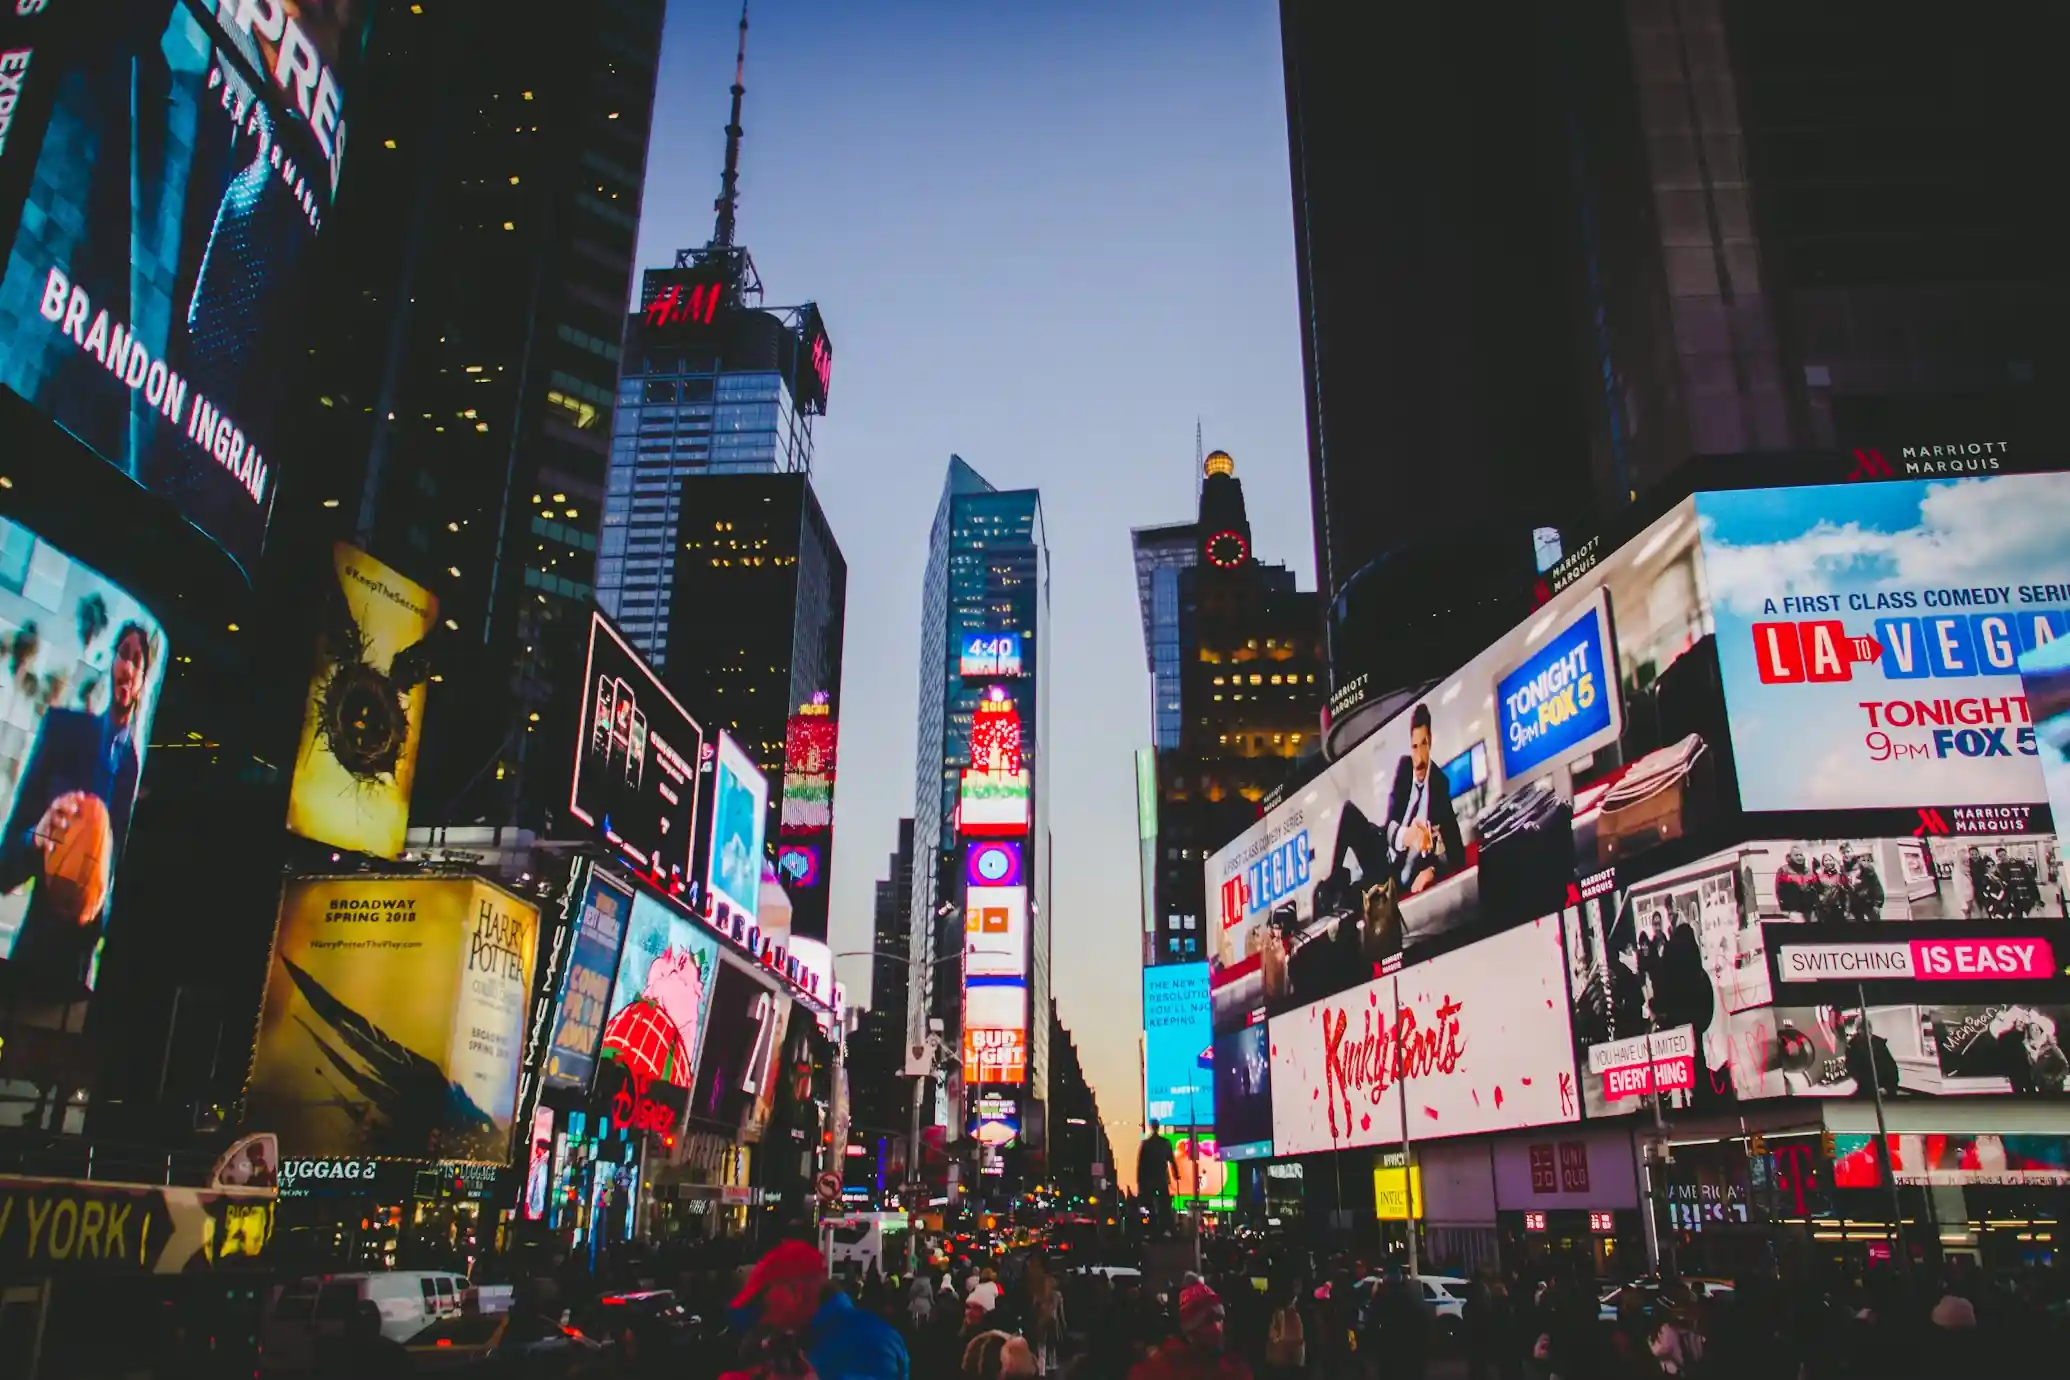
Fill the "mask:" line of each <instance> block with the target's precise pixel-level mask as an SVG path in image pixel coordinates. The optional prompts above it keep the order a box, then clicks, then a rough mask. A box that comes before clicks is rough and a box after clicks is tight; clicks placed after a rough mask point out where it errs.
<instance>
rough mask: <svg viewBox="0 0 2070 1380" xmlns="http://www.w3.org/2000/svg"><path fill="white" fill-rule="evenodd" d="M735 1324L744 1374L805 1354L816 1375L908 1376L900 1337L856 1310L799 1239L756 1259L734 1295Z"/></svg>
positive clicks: (773, 1369)
mask: <svg viewBox="0 0 2070 1380" xmlns="http://www.w3.org/2000/svg"><path fill="white" fill-rule="evenodd" d="M733 1323H734V1326H735V1327H736V1328H737V1329H739V1331H740V1332H741V1333H743V1334H744V1335H745V1336H746V1338H747V1344H746V1360H747V1366H748V1369H747V1371H746V1372H745V1373H746V1374H748V1375H757V1374H773V1375H782V1374H786V1373H787V1371H786V1368H785V1366H784V1361H783V1359H782V1358H783V1357H784V1356H785V1355H786V1353H791V1354H795V1352H797V1351H802V1352H803V1354H804V1358H805V1360H807V1361H808V1362H810V1363H811V1366H812V1374H813V1375H814V1376H816V1377H817V1380H911V1375H912V1370H911V1366H910V1364H909V1362H908V1360H907V1357H906V1343H905V1339H904V1338H902V1337H900V1336H899V1335H898V1331H897V1329H896V1328H894V1327H892V1325H891V1324H890V1323H887V1322H885V1321H884V1320H883V1319H882V1318H880V1317H878V1316H876V1315H875V1314H874V1313H867V1312H864V1311H863V1310H862V1309H860V1308H858V1307H856V1306H855V1300H853V1299H851V1298H850V1297H848V1295H847V1293H846V1292H844V1291H843V1290H842V1289H841V1288H839V1287H838V1286H837V1285H835V1284H834V1283H833V1282H832V1281H830V1280H829V1279H828V1278H827V1262H826V1259H825V1257H823V1256H822V1255H820V1253H819V1252H818V1251H816V1250H814V1249H813V1248H812V1247H811V1246H808V1245H806V1244H805V1243H804V1242H802V1241H784V1242H779V1243H778V1244H777V1246H776V1248H775V1249H774V1250H772V1251H770V1252H769V1254H767V1255H765V1256H763V1257H762V1258H761V1259H760V1260H759V1261H757V1262H755V1268H754V1270H753V1271H752V1272H750V1273H749V1275H748V1278H747V1283H746V1284H745V1285H744V1286H743V1287H742V1288H741V1291H740V1293H739V1294H737V1295H736V1296H735V1297H734V1299H733ZM737 1373H738V1372H736V1374H737Z"/></svg>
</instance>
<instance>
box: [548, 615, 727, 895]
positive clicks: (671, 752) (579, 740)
mask: <svg viewBox="0 0 2070 1380" xmlns="http://www.w3.org/2000/svg"><path fill="white" fill-rule="evenodd" d="M582 684H583V695H582V722H581V725H580V728H579V730H578V732H577V733H576V736H575V770H574V782H573V785H572V787H571V789H570V793H569V797H568V810H569V813H571V814H573V815H574V816H575V817H576V818H577V819H579V820H581V821H582V822H583V823H584V824H586V825H588V826H589V827H590V828H592V829H594V830H595V831H596V832H597V833H598V834H600V835H602V836H603V838H604V840H605V841H606V842H607V843H609V844H610V845H611V846H612V847H613V848H615V849H617V850H618V853H619V854H620V856H622V857H624V858H625V859H626V860H628V861H629V862H631V863H632V864H633V865H634V867H636V868H637V869H638V871H639V872H640V874H641V875H642V876H644V877H646V878H648V879H649V880H650V881H652V882H654V884H655V885H657V886H659V887H662V888H663V889H665V890H669V891H674V890H677V889H679V888H682V887H687V886H688V885H689V882H690V879H691V875H692V865H691V854H692V851H693V849H694V847H695V844H696V833H697V829H696V825H697V764H698V758H699V756H700V755H701V754H702V752H703V748H704V731H703V730H702V729H700V728H699V727H698V726H697V721H696V720H695V719H693V718H691V717H690V714H689V711H688V710H686V709H684V708H683V706H682V705H681V704H680V703H678V702H677V700H676V697H675V696H673V695H671V694H670V693H669V692H668V691H667V690H666V689H664V688H663V686H662V684H661V681H660V680H659V679H658V678H656V676H655V674H654V672H653V671H652V670H650V669H649V668H648V666H647V663H646V662H645V661H643V660H642V659H641V658H640V654H639V653H638V652H636V651H634V650H633V649H632V646H631V644H629V643H628V642H626V640H625V639H624V638H623V637H622V636H620V635H619V632H618V629H616V628H615V627H613V626H612V625H611V623H610V621H609V620H608V619H606V618H605V617H604V615H603V614H601V613H597V612H594V611H592V612H591V615H590V624H589V655H588V659H587V661H586V662H585V668H584V672H583V680H582ZM750 909H752V908H750Z"/></svg>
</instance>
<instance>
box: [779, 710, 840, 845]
mask: <svg viewBox="0 0 2070 1380" xmlns="http://www.w3.org/2000/svg"><path fill="white" fill-rule="evenodd" d="M829 708H830V707H829V705H828V704H827V701H826V698H825V697H824V696H820V697H818V698H817V699H815V701H814V702H813V703H811V704H806V705H800V706H799V710H798V712H797V713H796V714H793V715H792V716H791V718H790V721H789V722H788V723H787V724H786V725H785V727H784V742H783V806H782V813H781V815H780V816H779V819H778V823H777V832H778V833H779V834H781V835H784V836H786V837H788V836H790V835H792V834H806V835H816V834H824V833H827V832H828V831H830V830H831V829H833V827H834V774H835V770H836V766H837V758H838V754H839V746H840V725H839V724H838V723H837V722H836V721H835V719H834V716H833V715H832V713H830V712H829Z"/></svg>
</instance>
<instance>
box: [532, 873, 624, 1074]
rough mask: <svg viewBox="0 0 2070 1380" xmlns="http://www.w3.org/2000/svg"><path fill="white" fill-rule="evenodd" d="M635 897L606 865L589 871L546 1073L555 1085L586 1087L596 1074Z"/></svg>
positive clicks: (557, 1010)
mask: <svg viewBox="0 0 2070 1380" xmlns="http://www.w3.org/2000/svg"><path fill="white" fill-rule="evenodd" d="M633 895H634V893H633V890H632V888H631V887H628V886H625V885H623V884H621V883H620V882H618V881H617V880H615V879H614V878H612V877H611V875H610V874H609V873H607V872H605V871H604V870H603V869H602V868H598V867H592V868H590V869H589V879H588V881H587V882H586V883H585V885H584V887H583V892H582V912H581V914H580V915H578V916H577V917H576V918H575V932H574V936H573V942H572V945H571V947H570V951H569V954H568V965H567V970H566V973H565V975H564V977H563V980H562V983H561V992H560V1003H559V1005H558V1007H557V1008H556V1010H555V1011H554V1017H553V1034H552V1035H551V1036H550V1037H549V1043H548V1045H547V1051H546V1067H545V1069H544V1071H543V1072H542V1074H541V1076H542V1077H543V1078H544V1079H545V1080H546V1082H547V1083H549V1084H551V1085H552V1086H554V1087H557V1088H586V1087H588V1086H589V1081H590V1076H591V1075H592V1074H593V1073H595V1072H596V1061H597V1045H598V1042H599V1041H601V1040H602V1039H603V1038H604V1019H605V1017H606V1015H607V1014H608V1013H609V1011H610V1004H611V984H612V982H613V981H614V980H615V979H616V977H617V974H618V952H619V950H620V949H621V948H622V947H623V946H624V944H625V931H626V927H627V925H628V924H629V923H630V922H631V919H632V909H633Z"/></svg>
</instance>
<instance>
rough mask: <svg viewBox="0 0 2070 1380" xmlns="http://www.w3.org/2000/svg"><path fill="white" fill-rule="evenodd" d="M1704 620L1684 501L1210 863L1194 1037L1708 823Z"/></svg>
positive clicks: (1719, 776)
mask: <svg viewBox="0 0 2070 1380" xmlns="http://www.w3.org/2000/svg"><path fill="white" fill-rule="evenodd" d="M1708 620H1709V614H1708V605H1707V602H1706V600H1705V598H1704V584H1703V566H1702V558H1701V549H1700V527H1699V524H1698V522H1697V519H1696V508H1695V505H1694V503H1693V502H1692V501H1689V500H1684V501H1683V502H1681V503H1678V504H1676V505H1675V506H1674V507H1673V508H1671V509H1669V510H1668V511H1667V512H1666V513H1665V514H1663V515H1662V516H1660V517H1659V518H1658V519H1656V520H1655V521H1653V522H1652V523H1650V524H1649V525H1647V526H1646V527H1645V528H1644V529H1643V530H1641V531H1640V532H1638V533H1637V534H1636V535H1634V536H1633V537H1632V538H1631V539H1630V540H1629V541H1627V542H1626V543H1625V544H1624V545H1623V546H1621V547H1619V548H1618V549H1617V550H1615V551H1612V552H1609V553H1607V554H1605V555H1604V556H1603V557H1602V558H1601V559H1600V560H1599V561H1598V562H1597V563H1596V564H1595V565H1593V566H1592V567H1588V568H1586V569H1584V570H1583V571H1582V572H1581V573H1580V574H1579V575H1577V576H1576V577H1574V578H1573V579H1571V580H1569V581H1568V582H1567V583H1565V584H1563V585H1561V586H1560V587H1559V588H1558V589H1556V590H1551V589H1549V590H1548V593H1547V599H1546V602H1545V603H1544V604H1543V605H1542V606H1541V607H1540V608H1539V609H1538V610H1537V611H1536V612H1535V613H1533V614H1532V616H1531V617H1530V618H1528V619H1526V620H1525V621H1523V622H1521V623H1519V624H1517V625H1516V626H1515V627H1513V628H1512V629H1510V631H1509V632H1507V633H1505V634H1504V635H1503V636H1502V637H1501V638H1500V639H1499V640H1497V641H1496V642H1495V643H1494V644H1493V645H1492V646H1490V647H1489V648H1488V649H1487V650H1485V651H1484V652H1482V653H1481V654H1480V655H1479V656H1477V657H1475V658H1474V659H1473V660H1472V661H1471V662H1470V663H1469V664H1467V665H1466V666H1465V667H1463V668H1461V669H1460V670H1459V671H1457V672H1455V673H1454V674H1452V675H1450V676H1448V677H1445V678H1444V679H1442V680H1441V681H1439V682H1438V683H1437V684H1436V685H1434V686H1432V687H1431V689H1430V690H1429V691H1428V692H1427V693H1426V694H1425V695H1423V696H1422V697H1420V698H1418V699H1417V700H1414V701H1412V702H1411V704H1410V705H1409V707H1408V708H1407V709H1405V710H1404V711H1403V712H1401V713H1399V714H1397V715H1396V716H1395V717H1394V718H1393V719H1392V720H1390V721H1388V722H1387V723H1385V724H1383V725H1381V726H1380V728H1379V729H1378V730H1377V731H1375V732H1374V733H1373V734H1372V735H1371V736H1370V737H1368V738H1366V739H1365V740H1364V741H1363V742H1360V743H1359V744H1358V745H1357V746H1356V747H1353V748H1352V749H1351V750H1350V751H1349V752H1347V753H1345V754H1344V756H1342V757H1341V758H1339V759H1338V760H1337V761H1335V762H1333V763H1331V765H1330V768H1329V770H1328V771H1326V772H1324V773H1323V774H1322V775H1321V776H1319V777H1317V778H1315V779H1314V780H1313V781H1311V782H1309V783H1308V784H1307V785H1305V786H1303V787H1302V788H1301V789H1300V790H1299V791H1293V792H1289V793H1288V794H1287V798H1286V799H1285V801H1284V802H1282V803H1281V804H1279V805H1278V806H1276V807H1274V808H1273V809H1272V810H1271V811H1270V812H1269V813H1267V814H1266V815H1265V817H1264V818H1263V819H1260V820H1259V821H1258V822H1257V823H1255V824H1253V825H1252V826H1251V827H1250V828H1249V829H1247V830H1245V831H1244V833H1242V834H1240V835H1238V836H1237V838H1236V839H1235V840H1234V841H1233V842H1231V843H1230V844H1229V845H1228V846H1227V847H1225V848H1223V849H1221V850H1220V851H1218V852H1216V853H1215V854H1214V855H1213V856H1212V857H1210V858H1209V859H1208V861H1207V866H1206V878H1205V881H1206V886H1207V893H1208V897H1209V906H1210V909H1211V913H1212V914H1213V915H1214V917H1215V919H1214V921H1213V923H1212V924H1211V925H1210V932H1211V933H1210V941H1209V959H1210V963H1211V974H1210V980H1209V981H1210V989H1211V993H1212V999H1213V1003H1214V1028H1215V1030H1216V1032H1217V1033H1218V1034H1222V1033H1228V1032H1231V1031H1234V1030H1238V1029H1241V1028H1244V1027H1245V1026H1247V1025H1249V1024H1250V1023H1251V1022H1252V1020H1254V1019H1255V1018H1256V1017H1257V1016H1258V1015H1259V1014H1260V1013H1269V1014H1275V1015H1276V1014H1278V1013H1280V1012H1283V1011H1287V1010H1290V1009H1292V1008H1293V1007H1295V1006H1299V1005H1302V1004H1304V1003H1307V1002H1312V1001H1315V1000H1317V999H1319V998H1321V997H1325V996H1329V995H1331V994H1333V993H1335V992H1340V991H1343V990H1344V989H1345V988H1347V987H1349V986H1353V985H1356V984H1359V983H1364V982H1368V981H1370V980H1371V979H1373V978H1374V977H1376V976H1379V975H1382V974H1385V973H1387V972H1391V971H1393V970H1394V969H1395V968H1397V967H1400V966H1401V965H1403V964H1405V963H1409V964H1413V963H1414V962H1415V961H1417V960H1418V959H1419V958H1420V957H1423V956H1426V955H1429V954H1433V953H1438V952H1442V951H1443V950H1445V949H1448V948H1455V947H1457V946H1459V945H1461V944H1464V943H1468V942H1471V941H1472V940H1473V939H1475V938H1477V937H1479V936H1483V935H1487V934H1490V933H1493V932H1496V931H1499V930H1501V929H1504V928H1506V927H1508V926H1512V925H1518V924H1524V923H1527V922H1529V921H1531V920H1534V919H1536V918H1537V917H1539V916H1543V915H1547V914H1550V913H1552V912H1554V911H1556V910H1558V909H1559V908H1560V906H1561V905H1562V904H1563V903H1564V902H1565V900H1566V898H1567V896H1568V894H1569V891H1570V889H1575V888H1580V887H1581V886H1583V885H1584V884H1586V883H1587V882H1588V881H1589V880H1590V879H1591V878H1592V877H1594V876H1595V875H1596V874H1598V873H1599V872H1602V871H1604V870H1605V869H1611V868H1616V869H1624V868H1627V867H1629V866H1632V865H1633V864H1634V863H1635V862H1637V860H1639V859H1642V858H1644V857H1645V855H1646V854H1648V853H1649V852H1650V851H1652V850H1653V849H1656V848H1658V847H1660V846H1662V845H1664V844H1671V843H1674V842H1676V841H1678V840H1681V839H1683V838H1686V837H1689V836H1691V835H1694V834H1700V833H1701V832H1702V831H1703V830H1705V829H1706V828H1708V827H1710V826H1711V825H1712V824H1713V823H1714V822H1716V821H1718V820H1720V819H1722V818H1723V817H1724V816H1725V815H1726V813H1727V812H1729V811H1730V809H1731V808H1732V806H1733V800H1734V797H1733V793H1732V789H1731V772H1730V769H1729V758H1727V759H1726V760H1721V757H1725V753H1724V748H1725V745H1726V742H1727V734H1726V727H1725V713H1724V706H1723V705H1722V704H1721V703H1719V702H1718V698H1717V696H1716V693H1715V691H1714V690H1713V689H1712V687H1713V686H1714V685H1715V682H1716V677H1717V660H1716V658H1717V649H1716V646H1715V645H1714V639H1713V638H1712V637H1711V636H1710V635H1709V633H1710V627H1709V621H1708ZM1223 1139H1224V1141H1225V1143H1226V1142H1231V1141H1233V1140H1234V1139H1235V1138H1233V1137H1230V1136H1228V1135H1226V1134H1225V1135H1224V1137H1223ZM1225 1153H1226V1152H1225ZM1283 1153H1284V1151H1283Z"/></svg>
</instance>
